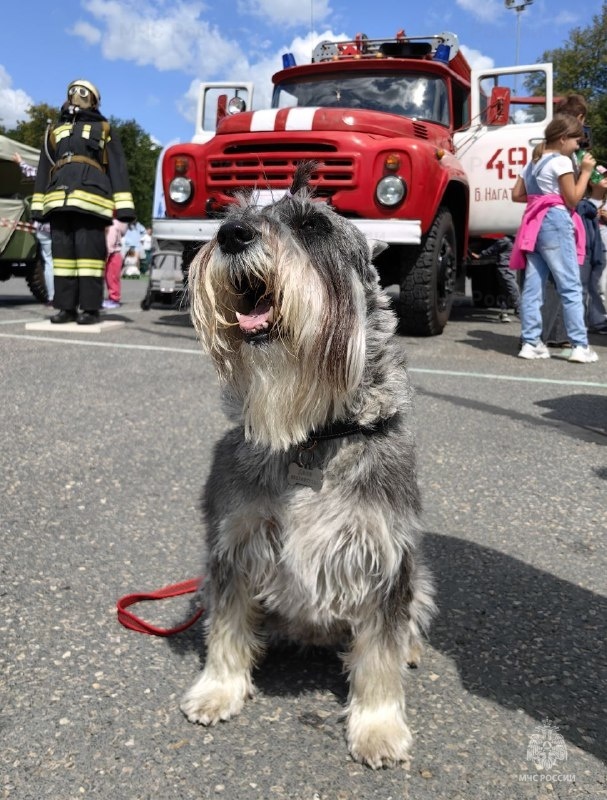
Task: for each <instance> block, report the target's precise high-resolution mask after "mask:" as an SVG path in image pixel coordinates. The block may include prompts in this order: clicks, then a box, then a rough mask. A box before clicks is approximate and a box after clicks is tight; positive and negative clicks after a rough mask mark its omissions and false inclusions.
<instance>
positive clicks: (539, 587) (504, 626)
mask: <svg viewBox="0 0 607 800" xmlns="http://www.w3.org/2000/svg"><path fill="white" fill-rule="evenodd" d="M583 546H584V545H582V544H581V543H580V547H583ZM424 551H425V553H426V557H427V561H428V563H429V565H430V566H431V569H432V571H433V572H434V575H435V577H436V582H437V590H438V591H437V603H438V608H439V613H438V616H437V618H436V619H435V620H434V622H433V624H432V627H431V630H430V637H429V638H430V645H431V646H432V647H433V648H434V649H435V650H437V651H439V652H441V653H444V654H445V655H447V656H448V657H449V658H452V659H453V661H454V662H455V664H456V666H457V668H458V671H459V674H460V678H461V681H462V684H463V686H464V688H465V689H466V691H468V692H470V693H472V694H475V695H479V696H481V697H484V698H486V699H488V700H490V701H492V702H494V703H499V704H500V705H501V706H503V707H505V708H508V709H510V710H513V711H515V710H519V709H520V710H522V711H524V712H525V713H526V714H528V715H529V716H530V717H532V718H535V719H537V720H538V721H540V722H543V721H544V720H549V721H550V722H551V723H553V724H556V725H557V726H558V727H559V729H560V732H561V733H562V735H563V736H564V737H565V738H566V739H568V740H569V741H570V742H571V743H573V744H574V745H576V746H577V747H579V748H581V749H582V750H586V751H588V752H589V753H592V754H594V755H595V756H597V757H598V758H601V759H603V760H605V759H606V758H607V745H606V742H605V737H604V709H603V708H601V705H602V703H603V701H604V697H603V694H602V691H603V689H602V687H604V686H605V685H607V659H606V658H605V652H604V647H605V642H606V641H607V599H606V598H604V597H601V596H599V595H596V594H594V593H593V592H590V591H588V590H586V589H582V588H580V587H579V586H575V585H574V584H572V583H569V582H567V581H564V580H561V579H560V578H557V577H555V576H553V575H550V574H549V573H546V572H542V571H541V570H538V569H536V568H534V567H532V566H530V565H529V564H525V563H524V562H522V561H518V560H517V559H514V558H512V557H510V556H508V555H505V554H504V553H500V552H499V551H497V550H492V549H490V548H487V547H482V546H480V545H478V544H475V543H473V542H468V541H465V540H462V539H458V538H455V537H452V536H443V535H439V534H436V533H426V535H425V537H424ZM588 555H589V556H590V555H591V553H590V552H589V553H588ZM195 604H196V599H195V598H194V599H193V600H192V608H194V606H195ZM186 616H187V615H186ZM202 631H203V627H202V622H198V623H197V624H196V626H195V627H193V628H190V629H189V630H187V631H186V632H184V633H182V634H180V635H179V636H176V637H173V638H171V639H169V640H168V644H169V646H170V647H171V649H172V650H174V651H175V652H177V653H180V654H184V653H187V652H192V651H193V652H196V653H198V654H199V656H200V658H201V664H203V663H204V644H203V634H202ZM422 668H423V665H422ZM194 677H195V676H194V675H192V680H193V679H194ZM254 680H255V684H256V685H257V686H258V688H259V689H260V690H261V691H262V692H263V693H264V694H266V695H269V696H294V695H295V696H296V695H300V694H302V693H306V692H312V691H330V692H332V693H333V694H334V695H335V697H336V698H337V699H338V700H339V701H340V702H341V703H345V701H346V698H347V693H348V687H347V681H346V678H345V676H344V673H343V670H342V665H341V661H340V660H339V658H338V657H337V655H336V653H335V652H333V651H331V650H325V649H322V648H306V649H302V648H300V647H297V646H285V647H273V648H270V650H269V651H268V654H267V656H266V658H265V659H264V661H263V662H262V664H261V665H260V667H259V669H257V670H256V671H255V675H254Z"/></svg>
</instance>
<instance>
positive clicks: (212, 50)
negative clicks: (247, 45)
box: [70, 0, 241, 74]
mask: <svg viewBox="0 0 607 800" xmlns="http://www.w3.org/2000/svg"><path fill="white" fill-rule="evenodd" d="M83 8H84V9H85V10H86V11H88V13H89V14H91V15H92V16H93V17H94V18H95V20H96V21H97V23H98V24H99V26H100V27H101V29H102V35H101V37H100V45H101V52H102V54H103V56H104V57H105V58H107V59H109V60H111V61H117V60H119V59H123V60H125V61H133V62H134V63H135V64H139V65H141V66H153V67H155V68H156V69H158V70H160V71H165V70H180V71H183V72H185V73H189V74H197V73H199V72H202V73H203V74H204V73H206V74H209V73H211V74H213V73H221V72H222V70H223V71H225V70H226V69H227V68H228V67H229V66H230V65H231V64H232V63H234V61H235V60H237V59H238V58H239V57H240V53H241V51H240V48H239V46H238V45H237V44H236V43H234V42H231V41H229V40H228V39H225V38H224V37H223V36H222V35H221V34H220V33H219V31H217V30H216V29H215V28H213V27H212V26H211V25H210V24H209V23H208V22H206V21H205V20H204V19H201V18H200V15H201V13H202V12H203V11H204V6H203V4H202V3H199V2H187V0H184V2H178V3H171V4H170V5H165V4H163V3H156V2H153V0H148V2H147V3H142V2H136V0H122V2H117V0H85V2H84V3H83ZM91 30H94V27H93V26H92V25H88V24H87V23H83V22H82V21H78V22H77V23H76V24H75V25H74V27H73V28H72V29H71V31H70V33H72V34H73V35H75V36H80V37H81V38H84V39H85V41H89V36H90V35H91V34H90V31H91Z"/></svg>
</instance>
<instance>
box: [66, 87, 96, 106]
mask: <svg viewBox="0 0 607 800" xmlns="http://www.w3.org/2000/svg"><path fill="white" fill-rule="evenodd" d="M80 89H82V90H86V91H79V90H80ZM89 98H90V102H88V101H89ZM67 99H68V101H69V102H70V103H72V104H73V105H77V106H80V107H81V108H87V107H88V108H96V107H97V106H98V105H100V103H101V94H100V93H99V89H98V88H97V87H96V86H95V84H94V83H91V82H90V81H85V80H76V81H72V82H71V83H70V84H69V86H68V87H67ZM74 101H75V102H74Z"/></svg>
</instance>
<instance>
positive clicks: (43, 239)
mask: <svg viewBox="0 0 607 800" xmlns="http://www.w3.org/2000/svg"><path fill="white" fill-rule="evenodd" d="M36 238H37V239H38V242H39V244H40V252H41V253H42V260H43V261H44V282H45V283H46V290H47V292H48V299H49V302H50V301H51V300H52V299H53V297H54V296H55V278H54V275H53V254H52V252H51V235H50V233H47V232H46V231H41V230H38V231H36Z"/></svg>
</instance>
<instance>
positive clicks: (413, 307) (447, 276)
mask: <svg viewBox="0 0 607 800" xmlns="http://www.w3.org/2000/svg"><path fill="white" fill-rule="evenodd" d="M456 273H457V245H456V238H455V227H454V225H453V218H452V217H451V212H450V211H448V210H447V209H446V208H442V207H441V208H439V209H438V213H437V214H436V219H435V220H434V222H433V223H432V227H431V228H430V230H429V231H428V233H427V234H426V236H424V238H423V241H422V243H421V245H420V246H419V247H417V248H415V251H414V252H413V254H411V251H409V257H408V260H407V261H406V262H405V263H404V264H403V270H402V273H401V281H400V296H399V300H398V304H397V310H398V316H399V320H400V331H401V332H402V333H408V334H413V335H415V336H437V335H438V334H440V333H442V332H443V328H444V327H445V325H446V324H447V320H448V319H449V313H450V311H451V304H452V302H453V292H454V290H455V279H456Z"/></svg>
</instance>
